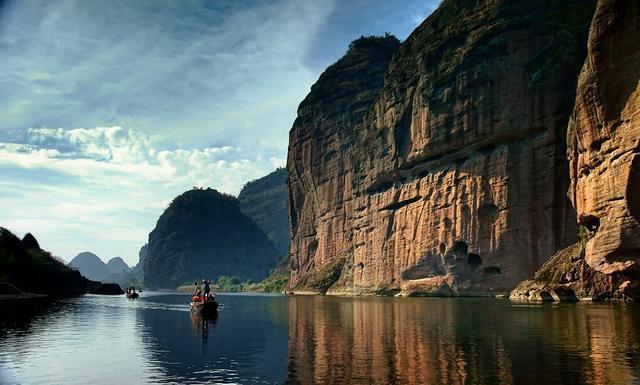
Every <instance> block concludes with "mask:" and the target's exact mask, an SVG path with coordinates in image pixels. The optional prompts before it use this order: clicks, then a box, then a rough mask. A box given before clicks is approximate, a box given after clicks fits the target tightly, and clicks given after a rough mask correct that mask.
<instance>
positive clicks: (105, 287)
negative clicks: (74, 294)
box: [90, 283, 124, 295]
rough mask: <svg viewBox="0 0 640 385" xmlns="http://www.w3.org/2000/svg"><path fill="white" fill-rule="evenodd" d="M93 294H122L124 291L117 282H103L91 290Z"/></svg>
mask: <svg viewBox="0 0 640 385" xmlns="http://www.w3.org/2000/svg"><path fill="white" fill-rule="evenodd" d="M90 293H91V294H100V295H121V294H124V291H123V290H122V288H121V287H120V285H118V284H117V283H102V284H100V285H98V286H97V287H96V288H94V289H91V290H90Z"/></svg>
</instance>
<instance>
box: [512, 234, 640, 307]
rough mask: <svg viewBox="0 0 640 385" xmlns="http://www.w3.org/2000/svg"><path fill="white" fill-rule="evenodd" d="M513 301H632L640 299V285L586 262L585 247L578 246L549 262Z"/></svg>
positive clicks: (517, 291)
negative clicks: (601, 270)
mask: <svg viewBox="0 0 640 385" xmlns="http://www.w3.org/2000/svg"><path fill="white" fill-rule="evenodd" d="M510 298H511V299H515V300H527V301H577V300H593V301H602V300H632V299H635V298H640V281H638V280H637V279H630V277H628V276H625V275H623V274H616V275H607V274H604V273H601V272H599V271H597V270H595V269H594V268H593V267H591V266H590V265H589V264H588V263H587V262H586V261H585V245H584V244H583V243H576V244H574V245H571V246H569V247H567V248H566V249H564V250H561V251H560V252H558V253H557V254H556V255H554V256H553V257H552V258H551V259H550V260H549V261H547V262H546V263H545V264H544V265H543V266H542V267H541V268H540V270H538V271H537V272H536V274H535V276H534V277H533V278H532V279H530V280H526V281H524V282H522V283H521V284H519V285H518V286H517V287H516V288H515V289H514V290H513V291H512V292H511V295H510Z"/></svg>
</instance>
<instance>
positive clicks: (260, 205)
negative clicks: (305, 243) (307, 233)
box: [238, 168, 291, 255]
mask: <svg viewBox="0 0 640 385" xmlns="http://www.w3.org/2000/svg"><path fill="white" fill-rule="evenodd" d="M238 200H239V201H240V210H241V211H242V213H243V214H245V215H246V216H248V217H249V218H251V219H252V220H253V221H254V222H255V223H256V225H258V227H259V228H260V230H262V231H263V232H264V233H265V234H266V235H267V237H269V240H270V241H271V242H273V245H274V247H275V248H276V250H277V251H278V253H279V254H280V255H286V254H287V253H288V252H289V245H290V244H291V238H290V236H289V217H288V214H287V170H286V169H284V168H279V169H277V170H276V171H274V172H272V173H270V174H269V175H266V176H264V177H262V178H259V179H256V180H253V181H251V182H248V183H247V184H245V185H244V187H242V190H241V191H240V194H239V195H238Z"/></svg>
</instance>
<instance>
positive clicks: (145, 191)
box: [0, 127, 285, 263]
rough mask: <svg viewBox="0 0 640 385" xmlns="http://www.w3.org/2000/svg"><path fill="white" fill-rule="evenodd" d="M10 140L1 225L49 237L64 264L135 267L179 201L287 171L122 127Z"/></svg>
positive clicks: (4, 156) (2, 145) (235, 151)
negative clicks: (78, 257)
mask: <svg viewBox="0 0 640 385" xmlns="http://www.w3.org/2000/svg"><path fill="white" fill-rule="evenodd" d="M10 134H11V135H5V136H4V137H5V138H4V139H3V141H2V142H0V170H1V171H2V174H3V179H2V183H0V196H1V197H2V206H3V209H2V215H1V216H0V222H1V225H2V226H6V227H9V228H10V229H13V230H15V231H18V232H27V231H30V232H33V233H34V234H35V235H36V236H38V237H41V234H42V236H43V238H41V241H42V244H43V246H44V247H46V248H49V249H50V250H52V251H54V252H55V253H57V254H59V255H61V256H63V257H65V258H72V257H73V256H74V255H75V254H77V253H78V252H80V251H84V250H90V251H93V252H96V253H98V255H101V256H103V257H105V258H106V257H113V256H116V255H119V256H122V257H124V258H125V260H127V262H129V263H135V262H136V260H137V258H136V253H137V250H138V248H139V247H140V246H141V245H142V244H143V243H145V242H146V237H147V234H148V232H149V231H151V230H152V229H153V227H154V225H155V221H156V220H157V218H158V217H159V216H160V214H161V213H162V211H163V210H164V208H165V207H166V206H167V204H168V203H169V202H170V201H171V199H173V197H175V196H176V195H178V194H180V193H182V192H183V191H185V190H188V189H190V188H191V187H193V186H198V187H213V188H216V189H218V190H219V191H224V192H227V193H231V194H237V193H238V192H239V190H240V188H241V187H242V185H243V184H244V183H245V182H246V181H248V180H251V179H255V178H258V177H261V176H263V175H266V174H267V173H268V172H270V171H272V170H273V169H274V168H275V167H278V166H283V165H284V163H285V159H284V158H277V157H273V158H270V159H268V160H265V159H263V158H262V157H261V156H260V155H254V154H253V153H251V152H248V151H247V150H245V149H243V148H241V147H233V146H221V147H205V148H201V149H181V148H178V149H167V148H163V147H162V143H161V140H159V138H156V137H153V136H150V135H146V134H143V133H140V132H138V131H135V130H129V129H126V128H121V127H97V128H92V129H83V128H78V129H73V130H64V129H51V128H36V129H33V128H32V129H28V130H22V131H12V132H10ZM7 137H13V138H18V139H14V140H13V141H11V140H8V139H7Z"/></svg>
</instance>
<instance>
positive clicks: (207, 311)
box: [189, 295, 218, 316]
mask: <svg viewBox="0 0 640 385" xmlns="http://www.w3.org/2000/svg"><path fill="white" fill-rule="evenodd" d="M189 310H191V312H193V313H196V314H200V315H202V316H217V315H218V303H217V302H216V300H215V298H214V297H209V298H208V299H206V298H205V297H203V296H198V295H194V296H193V297H191V304H190V306H189Z"/></svg>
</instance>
